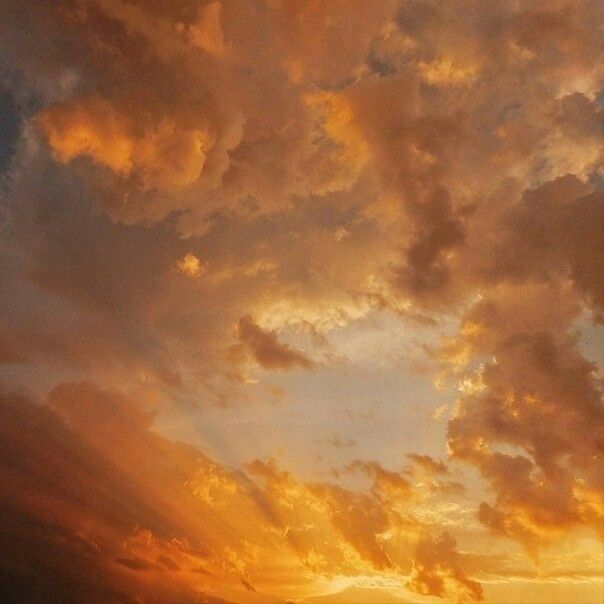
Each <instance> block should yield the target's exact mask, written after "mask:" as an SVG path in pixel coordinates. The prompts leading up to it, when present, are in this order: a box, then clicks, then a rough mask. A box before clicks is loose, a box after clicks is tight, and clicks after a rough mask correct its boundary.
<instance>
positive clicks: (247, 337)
mask: <svg viewBox="0 0 604 604" xmlns="http://www.w3.org/2000/svg"><path fill="white" fill-rule="evenodd" d="M237 336H238V338H239V342H240V343H241V345H242V346H243V348H244V349H245V350H246V351H247V352H248V353H249V354H250V355H251V356H252V357H253V359H254V360H255V361H256V362H257V363H258V364H259V365H260V366H261V367H263V368H265V369H291V368H294V367H300V368H302V369H309V368H310V367H312V366H313V362H312V361H311V359H309V358H308V357H307V356H306V355H305V354H304V353H303V352H301V351H299V350H296V349H294V348H291V347H290V346H288V345H287V344H284V343H282V342H280V341H279V339H278V337H277V334H276V333H275V332H274V331H268V330H264V329H262V328H261V327H259V326H258V325H257V324H256V323H254V320H253V319H252V317H251V316H249V315H248V316H245V317H243V318H241V319H240V320H239V323H238V324H237Z"/></svg>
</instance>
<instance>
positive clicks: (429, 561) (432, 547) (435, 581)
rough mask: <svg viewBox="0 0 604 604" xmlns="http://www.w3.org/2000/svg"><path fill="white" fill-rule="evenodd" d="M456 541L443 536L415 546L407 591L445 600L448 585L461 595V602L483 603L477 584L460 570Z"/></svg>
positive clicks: (480, 589) (446, 535)
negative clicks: (467, 599)
mask: <svg viewBox="0 0 604 604" xmlns="http://www.w3.org/2000/svg"><path fill="white" fill-rule="evenodd" d="M456 545H457V544H456V542H455V539H453V537H451V536H450V535H449V534H448V533H443V534H442V535H441V536H440V537H438V538H437V539H430V538H426V539H425V540H423V541H421V542H420V543H419V545H418V546H417V555H416V559H415V563H414V566H413V572H412V574H411V579H410V581H409V587H410V588H411V589H413V591H417V592H418V593H420V594H424V595H430V596H439V597H441V598H442V597H444V596H445V595H446V594H447V590H448V589H450V588H449V587H448V585H449V584H452V585H453V589H454V591H457V592H461V594H460V598H459V599H460V601H464V600H466V596H467V597H468V598H469V599H471V600H477V601H481V600H483V592H482V588H481V586H480V583H477V582H476V581H472V580H471V579H469V578H468V577H467V576H466V574H465V572H464V571H463V570H462V568H461V566H460V563H461V556H460V554H459V553H458V552H457V551H456V550H455V546H456Z"/></svg>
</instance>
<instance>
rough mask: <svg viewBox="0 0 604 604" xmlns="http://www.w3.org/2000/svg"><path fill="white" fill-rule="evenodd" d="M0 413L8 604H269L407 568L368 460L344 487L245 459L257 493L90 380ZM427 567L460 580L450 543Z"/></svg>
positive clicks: (404, 536)
mask: <svg viewBox="0 0 604 604" xmlns="http://www.w3.org/2000/svg"><path fill="white" fill-rule="evenodd" d="M0 413H1V414H2V428H1V429H2V436H3V438H2V443H3V445H2V451H1V457H0V472H1V473H2V479H3V483H4V484H6V485H8V486H9V487H10V488H7V489H5V490H4V491H3V494H2V499H1V502H0V505H1V507H2V511H3V518H5V521H4V523H3V525H2V533H1V539H2V557H1V559H0V566H1V570H2V575H3V583H2V588H1V589H2V595H3V599H6V600H7V601H13V600H15V601H16V600H17V599H18V598H21V599H23V598H26V599H30V600H32V601H38V599H39V598H40V597H41V596H42V594H48V593H50V594H55V595H56V598H58V599H61V598H65V597H69V598H72V599H76V600H84V599H85V600H87V601H95V602H96V601H98V602H104V601H124V602H130V601H138V600H140V599H143V600H145V601H179V602H181V601H182V602H189V601H191V602H193V601H199V600H198V599H199V597H202V596H203V593H200V592H204V593H205V594H206V596H205V597H207V598H208V600H207V601H211V602H214V601H215V602H222V601H227V600H228V601H238V602H241V601H246V602H248V601H249V602H256V601H257V602H273V601H278V596H279V594H287V593H290V594H291V595H304V594H308V595H312V594H313V590H317V589H319V590H320V589H329V587H328V586H329V579H330V578H332V577H334V576H336V575H338V574H340V573H344V574H352V576H354V574H355V573H361V572H369V571H371V570H372V569H373V570H374V571H375V572H382V571H383V572H385V573H387V574H392V573H395V574H396V573H400V575H401V577H402V578H404V575H405V573H406V572H408V570H409V562H410V560H411V559H412V557H413V553H412V550H411V544H412V543H413V541H414V536H413V534H414V531H415V530H417V527H418V526H420V525H419V524H418V525H414V523H413V521H412V519H411V518H410V517H409V516H408V515H406V516H405V517H403V516H402V515H401V513H400V511H399V509H398V508H397V506H399V505H400V504H401V503H402V504H404V502H405V501H406V500H408V499H409V497H411V496H412V490H411V487H410V485H409V483H408V482H407V481H406V480H405V479H404V478H403V477H402V476H401V475H400V474H398V473H396V472H391V471H387V470H385V469H384V468H382V467H381V466H380V465H379V464H378V463H376V462H371V463H366V462H362V463H361V462H357V463H356V464H354V467H355V468H358V469H361V470H363V471H364V472H366V473H367V476H368V477H369V478H370V487H371V488H370V489H368V490H360V491H358V490H351V489H349V488H346V487H344V486H342V485H340V484H337V483H328V482H321V483H306V482H303V481H299V480H296V479H295V478H294V477H293V476H292V475H291V474H290V473H288V472H285V471H282V470H280V469H279V468H278V466H277V465H276V462H275V461H274V460H270V461H268V462H262V461H259V460H256V461H253V462H252V463H251V464H250V465H249V468H248V470H249V473H250V475H251V476H254V477H258V478H259V479H260V481H261V485H260V486H258V485H256V484H255V483H254V482H252V481H250V479H249V478H248V477H247V476H246V475H244V474H243V473H241V472H235V471H233V470H231V469H229V468H227V467H224V466H221V465H220V464H218V463H216V462H213V461H212V460H211V459H209V458H208V457H207V456H206V455H204V454H203V453H202V452H201V451H199V450H198V449H196V448H194V447H191V446H188V445H184V444H181V443H178V442H172V441H169V440H167V439H165V438H163V437H161V436H159V435H158V434H156V433H154V432H153V431H152V430H151V429H150V427H151V423H152V421H153V414H152V413H151V412H150V411H147V410H144V409H143V408H141V407H140V406H139V405H138V403H137V402H135V401H133V400H131V399H128V398H127V397H125V396H123V395H121V394H119V393H115V392H108V391H104V390H101V389H99V388H97V387H95V386H93V385H92V384H89V383H77V384H61V385H59V386H57V387H56V388H55V389H54V390H53V391H52V393H51V394H50V396H49V400H48V401H47V403H46V404H39V403H37V402H33V401H30V400H26V399H24V398H22V397H20V396H16V395H10V394H4V395H3V397H2V401H1V404H0ZM42 442H43V443H44V450H43V451H42V449H40V448H39V447H38V445H37V444H36V443H42ZM351 469H352V468H351ZM416 496H419V492H418V493H417V494H416ZM414 526H415V528H414ZM388 531H393V532H394V534H393V535H391V536H390V537H389V538H388V539H386V537H385V536H384V535H385V534H386V533H387V532H388ZM447 539H450V538H448V537H447ZM419 547H420V549H419V550H418V556H419V557H418V564H426V562H425V561H423V558H422V556H423V554H422V551H423V550H422V549H421V548H422V547H423V546H421V545H420V546H419ZM438 563H439V564H442V565H445V566H446V565H447V564H452V565H453V566H452V567H451V568H452V574H451V575H450V578H451V579H452V580H453V584H452V586H449V587H448V589H452V590H453V593H455V590H456V585H459V587H460V588H462V589H465V587H466V584H469V585H471V584H472V583H471V582H470V581H468V580H467V578H466V577H465V575H464V574H463V571H461V570H459V564H460V562H459V554H457V553H456V552H455V551H454V549H453V545H451V544H449V545H448V546H447V551H445V552H443V554H442V555H441V556H440V557H439V558H438ZM430 572H431V571H430ZM278 577H281V579H279V578H278ZM288 577H297V578H296V581H295V582H294V583H293V584H292V585H290V584H289V583H290V581H291V580H292V579H290V578H288ZM302 578H304V583H299V582H300V581H301V580H302ZM385 578H386V577H385ZM402 578H401V581H402ZM413 581H415V580H413ZM321 583H323V587H321ZM387 584H388V583H387V582H386V581H385V583H384V585H387ZM292 589H293V590H294V591H292ZM401 589H402V585H401ZM475 589H477V588H475ZM445 593H447V592H445V588H444V587H443V588H442V589H441V592H440V593H439V595H444V594H445ZM476 593H478V592H476ZM55 595H53V596H52V597H53V598H54V597H55ZM212 598H214V599H212ZM221 598H226V599H221Z"/></svg>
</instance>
